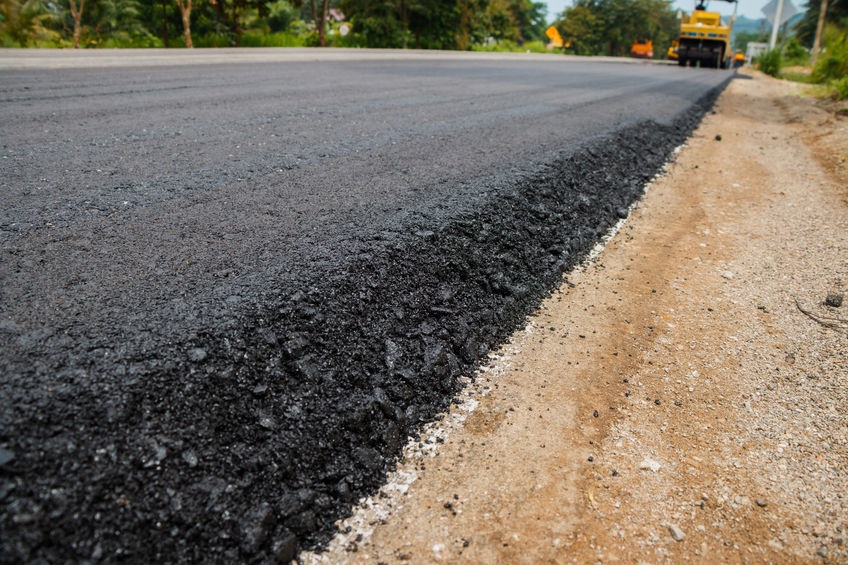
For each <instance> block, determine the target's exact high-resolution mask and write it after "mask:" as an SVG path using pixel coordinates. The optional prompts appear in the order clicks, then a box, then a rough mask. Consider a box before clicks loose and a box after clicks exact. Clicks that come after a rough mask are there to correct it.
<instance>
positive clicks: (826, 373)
mask: <svg viewBox="0 0 848 565" xmlns="http://www.w3.org/2000/svg"><path fill="white" fill-rule="evenodd" d="M750 78H751V80H735V81H734V82H733V83H732V84H731V85H730V87H729V88H728V89H727V91H726V92H725V93H724V94H723V95H722V97H721V98H720V99H719V102H718V105H717V108H716V113H715V114H714V115H709V116H707V118H706V119H705V120H704V122H703V124H702V125H701V127H700V128H699V129H698V130H697V131H696V132H695V134H694V135H693V137H692V138H691V139H690V140H689V142H688V143H687V146H686V147H685V148H684V149H683V150H682V151H681V152H680V153H679V155H678V158H677V160H676V162H675V163H673V164H672V165H671V166H670V167H669V169H668V172H667V174H665V175H664V176H662V177H661V178H659V179H658V180H657V181H655V182H654V183H653V184H652V186H651V188H650V190H649V192H648V194H647V196H646V197H645V198H644V200H643V201H642V202H641V203H640V204H639V205H638V207H637V209H636V210H635V211H634V212H633V213H632V214H631V216H630V219H629V220H628V221H627V224H626V225H625V227H624V228H623V229H622V230H621V231H619V233H618V234H617V235H616V236H615V237H614V238H613V240H612V241H611V242H610V243H609V245H608V246H607V247H606V249H605V250H604V251H603V253H602V254H601V255H600V256H599V257H598V258H597V260H596V261H595V262H593V263H591V264H589V265H588V266H586V267H585V268H582V269H579V270H578V271H577V272H575V273H573V274H571V275H569V277H568V284H565V285H563V286H562V288H561V289H560V290H559V292H557V293H556V294H555V295H554V296H552V297H551V298H550V299H549V300H547V301H546V302H545V303H544V304H543V306H542V307H541V309H540V310H539V312H538V315H537V316H536V317H534V318H533V320H532V321H531V322H530V324H529V325H528V327H527V328H526V330H525V331H524V332H521V333H520V334H517V335H516V336H515V337H514V339H513V343H512V346H511V347H512V349H511V350H507V351H506V353H508V354H509V355H507V357H506V358H504V359H501V360H500V361H499V364H497V363H496V364H495V365H494V368H493V369H491V370H489V371H486V372H483V373H481V376H480V377H479V378H478V382H477V386H478V387H482V388H481V389H480V390H482V391H483V392H485V394H484V395H480V396H476V397H475V400H474V402H473V403H472V405H476V408H475V410H474V411H473V412H471V413H470V415H466V416H462V417H460V418H458V419H457V421H461V420H462V419H463V418H464V419H465V424H464V425H458V426H457V427H456V429H454V430H453V431H452V432H451V433H450V434H449V435H447V436H445V434H441V435H440V434H439V433H438V432H432V434H431V435H430V436H428V435H427V434H424V436H423V437H422V442H421V445H420V446H418V447H421V448H423V447H426V446H427V445H432V446H433V447H432V449H430V450H427V449H419V450H416V449H415V447H416V446H411V447H410V448H408V450H407V454H408V458H407V460H406V461H405V463H404V464H403V465H401V466H400V467H399V471H398V473H397V474H396V475H395V476H394V479H395V483H392V484H390V485H389V486H387V487H386V488H384V489H383V491H382V492H381V493H380V496H377V497H373V498H372V499H368V500H366V501H365V504H364V507H365V508H364V509H363V510H362V511H361V512H360V513H358V514H356V515H355V516H354V517H353V518H351V519H350V520H349V521H348V522H345V523H343V524H342V528H343V529H344V530H346V531H347V532H348V533H347V534H346V535H344V536H341V537H339V538H337V539H336V540H335V541H334V543H333V545H332V546H331V549H330V551H328V552H327V553H325V554H322V555H306V556H304V558H305V560H306V561H307V562H312V561H325V562H334V563H337V562H343V561H348V562H361V563H366V562H368V563H371V562H386V563H395V562H417V563H425V562H433V561H449V562H455V561H458V560H461V561H466V562H509V563H513V562H526V563H538V562H554V563H555V562H580V563H583V562H588V561H590V560H592V561H595V560H597V561H611V562H615V561H623V562H632V563H635V562H645V561H646V562H679V561H683V560H694V561H701V562H743V561H751V562H809V561H816V560H820V561H823V562H832V563H837V562H845V561H846V560H848V541H846V540H848V520H846V516H848V498H846V496H848V495H846V492H848V477H846V475H845V473H844V469H846V468H848V427H846V421H848V414H847V413H846V412H848V409H846V406H848V367H846V361H845V360H846V358H848V355H846V354H848V339H846V335H848V333H847V332H848V323H846V322H845V321H846V319H848V310H846V308H848V306H846V305H844V304H843V305H842V306H841V307H835V306H828V305H826V304H825V302H826V299H827V296H828V295H831V296H832V297H833V296H835V295H845V294H848V256H846V254H845V250H846V249H848V204H846V193H845V188H844V187H845V186H846V183H845V180H844V179H845V177H844V175H845V165H844V162H845V155H846V150H848V144H847V143H846V136H845V127H844V120H842V119H840V118H835V117H833V115H832V114H829V113H827V112H826V111H824V110H822V109H821V108H819V107H817V106H816V105H815V104H814V103H812V102H811V101H809V100H808V99H804V98H800V97H799V96H798V89H797V87H795V86H794V85H791V84H788V83H785V82H780V81H775V80H772V79H769V78H767V77H765V76H763V75H760V74H754V75H751V77H750ZM830 302H831V304H832V303H833V301H832V300H831V301H830ZM805 312H806V313H805ZM510 352H511V353H510ZM472 407H473V406H472ZM462 410H463V409H461V408H455V409H452V411H451V412H450V413H449V414H448V420H450V419H451V418H452V417H454V416H455V415H456V414H457V413H459V412H462ZM401 478H403V479H404V480H405V481H406V483H405V484H403V485H401V486H400V487H398V486H397V484H398V482H402V481H401V480H400V479H401ZM416 478H417V480H413V479H416Z"/></svg>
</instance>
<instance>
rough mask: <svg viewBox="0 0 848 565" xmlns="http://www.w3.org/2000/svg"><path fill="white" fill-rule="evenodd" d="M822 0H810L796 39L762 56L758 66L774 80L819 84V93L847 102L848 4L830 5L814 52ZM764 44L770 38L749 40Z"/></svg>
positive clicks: (798, 27)
mask: <svg viewBox="0 0 848 565" xmlns="http://www.w3.org/2000/svg"><path fill="white" fill-rule="evenodd" d="M820 5H821V2H820V0H810V2H809V3H808V4H807V6H806V8H807V11H806V13H805V14H804V17H803V18H802V19H801V20H800V21H799V22H798V24H797V25H796V26H795V29H794V32H795V36H794V37H792V38H790V39H786V40H784V41H783V42H781V43H780V44H779V45H778V47H776V48H775V49H773V50H771V51H768V52H766V53H764V54H762V55H760V56H759V57H758V58H757V59H756V61H755V64H756V66H757V68H758V69H760V70H761V71H763V72H764V73H766V74H769V75H771V76H773V77H777V78H783V79H787V80H792V81H796V82H805V83H809V84H813V85H818V88H817V90H816V92H817V93H818V94H819V95H821V96H825V97H830V98H833V99H835V100H846V99H848V5H846V3H844V2H831V3H830V4H829V6H828V8H827V12H826V18H825V22H824V26H823V30H822V34H821V43H820V45H821V48H820V50H819V52H818V53H815V49H814V42H815V34H816V27H817V25H818V19H819V13H820V12H819V10H820ZM750 40H752V41H765V40H767V37H755V38H750Z"/></svg>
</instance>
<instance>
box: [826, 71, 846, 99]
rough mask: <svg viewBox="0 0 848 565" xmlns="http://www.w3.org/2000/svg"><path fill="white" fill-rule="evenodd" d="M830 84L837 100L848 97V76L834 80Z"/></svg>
mask: <svg viewBox="0 0 848 565" xmlns="http://www.w3.org/2000/svg"><path fill="white" fill-rule="evenodd" d="M830 86H831V88H832V89H833V97H834V98H836V99H837V100H845V99H846V98H848V76H846V77H842V78H840V79H837V80H834V81H832V82H831V83H830Z"/></svg>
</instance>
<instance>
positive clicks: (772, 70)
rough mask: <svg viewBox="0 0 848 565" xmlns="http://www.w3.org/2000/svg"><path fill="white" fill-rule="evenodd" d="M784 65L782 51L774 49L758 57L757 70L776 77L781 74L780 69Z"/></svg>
mask: <svg viewBox="0 0 848 565" xmlns="http://www.w3.org/2000/svg"><path fill="white" fill-rule="evenodd" d="M782 64H783V57H782V56H781V54H780V49H772V50H770V51H766V52H765V53H763V54H762V55H760V56H759V57H757V68H758V69H760V70H761V71H763V72H764V73H766V74H767V75H770V76H773V77H776V76H778V75H779V74H780V68H781V66H782Z"/></svg>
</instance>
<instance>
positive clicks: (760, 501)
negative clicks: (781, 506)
mask: <svg viewBox="0 0 848 565" xmlns="http://www.w3.org/2000/svg"><path fill="white" fill-rule="evenodd" d="M768 505H769V501H768V500H766V499H765V498H758V499H757V506H759V507H760V508H765V507H766V506H768Z"/></svg>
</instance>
